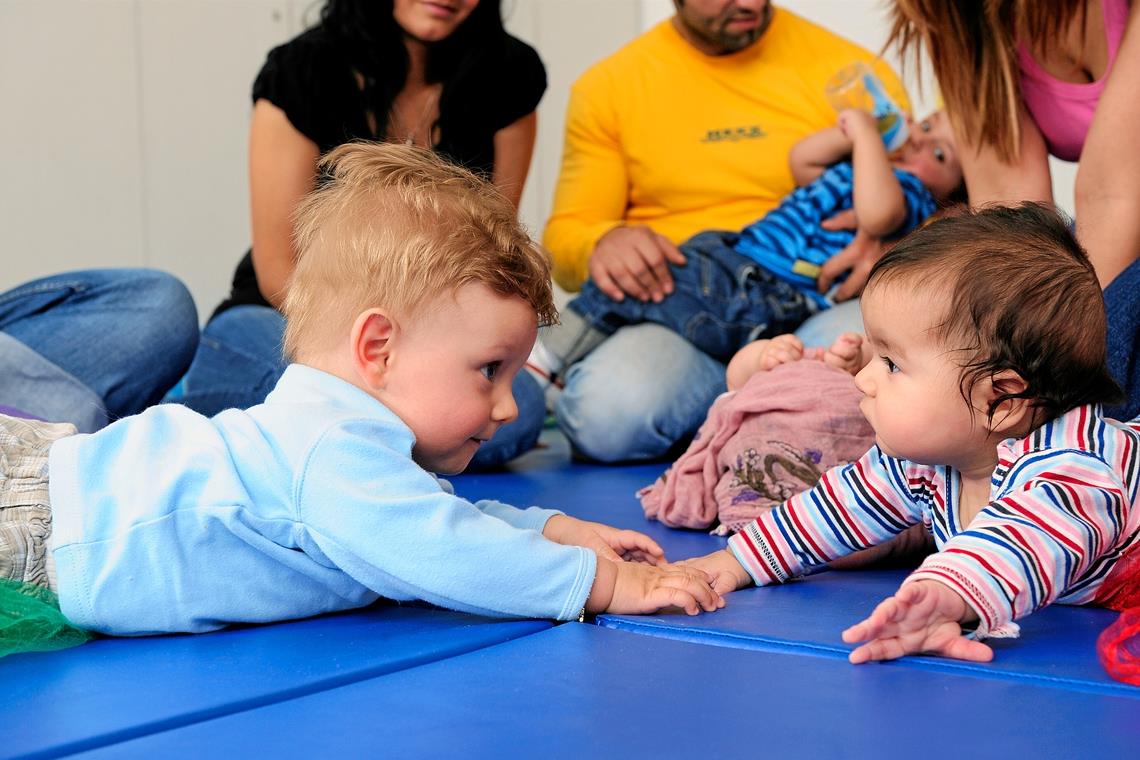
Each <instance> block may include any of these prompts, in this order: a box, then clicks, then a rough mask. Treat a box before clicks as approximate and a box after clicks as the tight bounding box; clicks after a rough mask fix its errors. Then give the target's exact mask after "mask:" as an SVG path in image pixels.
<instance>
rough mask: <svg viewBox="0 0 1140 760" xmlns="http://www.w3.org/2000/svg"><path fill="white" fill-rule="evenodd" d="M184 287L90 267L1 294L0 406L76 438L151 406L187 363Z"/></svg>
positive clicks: (192, 318)
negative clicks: (64, 426)
mask: <svg viewBox="0 0 1140 760" xmlns="http://www.w3.org/2000/svg"><path fill="white" fill-rule="evenodd" d="M197 342H198V315H197V312H196V311H195V309H194V301H193V299H192V298H191V296H190V293H189V291H187V290H186V286H185V285H183V284H182V283H181V282H180V281H179V280H178V279H176V278H175V277H173V276H171V275H169V274H165V273H163V272H158V271H154V270H148V269H94V270H87V271H81V272H69V273H65V274H60V275H54V276H52V277H45V278H43V279H40V280H35V281H33V282H29V283H26V284H24V285H22V286H20V287H18V288H15V289H13V290H9V291H8V292H6V293H3V294H0V403H3V404H5V405H7V406H11V407H15V408H17V409H20V410H23V411H25V412H28V413H30V414H33V415H35V416H37V417H41V418H43V419H47V420H52V421H58V422H71V423H72V424H74V425H75V426H76V427H78V428H79V429H80V431H81V432H90V431H93V430H97V429H98V428H100V427H102V426H103V425H105V424H107V422H108V421H110V420H114V419H117V418H119V417H125V416H127V415H130V414H135V413H137V412H140V411H142V410H143V409H145V408H146V407H148V406H150V405H151V404H153V403H155V402H156V401H158V400H159V399H160V398H161V397H162V394H163V393H164V392H165V391H166V390H167V389H168V388H169V387H170V386H171V385H173V384H174V383H175V382H176V381H177V380H178V378H179V377H180V376H181V375H182V373H183V372H184V371H185V370H186V367H187V365H189V363H190V359H191V357H192V356H193V355H194V348H195V346H196V345H197Z"/></svg>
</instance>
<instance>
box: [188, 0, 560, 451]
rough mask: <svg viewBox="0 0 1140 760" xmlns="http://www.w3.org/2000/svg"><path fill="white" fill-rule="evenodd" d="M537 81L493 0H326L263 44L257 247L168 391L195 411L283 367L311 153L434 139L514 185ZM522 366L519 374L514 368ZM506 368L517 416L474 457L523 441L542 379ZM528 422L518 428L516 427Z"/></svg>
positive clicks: (253, 392)
mask: <svg viewBox="0 0 1140 760" xmlns="http://www.w3.org/2000/svg"><path fill="white" fill-rule="evenodd" d="M545 89H546V71H545V69H544V68H543V65H542V61H541V60H540V59H539V57H538V54H537V53H536V52H535V51H534V50H533V49H532V48H531V47H529V46H528V45H526V44H525V43H523V42H521V41H519V40H517V39H515V38H514V37H511V36H510V35H508V34H507V33H506V31H504V29H503V24H502V18H501V16H500V10H499V2H498V0H387V2H384V0H329V2H328V3H327V4H326V5H325V7H324V9H323V10H322V12H321V22H320V23H319V24H318V25H317V26H315V27H313V28H312V29H309V30H308V31H306V32H304V33H303V34H301V35H300V36H298V37H296V38H295V39H293V40H291V41H290V42H287V43H286V44H284V45H281V46H280V47H277V48H274V49H273V50H271V51H270V53H269V55H268V57H267V59H266V62H265V65H264V66H263V67H262V69H261V72H260V74H258V77H257V80H256V81H255V82H254V85H253V101H254V108H253V120H252V124H251V127H250V153H249V163H250V196H251V207H252V230H253V247H252V249H251V250H250V252H249V253H248V254H246V256H245V258H244V259H243V260H242V261H241V263H240V264H239V265H238V268H237V271H236V272H235V274H234V278H233V288H232V291H231V293H230V296H229V298H228V299H226V301H224V302H223V303H222V304H221V305H220V306H218V308H217V310H216V311H215V312H214V315H213V316H212V317H211V319H210V322H209V323H208V324H207V325H206V327H205V329H204V330H203V332H202V342H201V345H200V347H199V350H198V354H197V355H196V356H195V359H194V363H193V365H192V366H191V368H190V371H189V372H188V373H187V375H186V377H185V378H184V381H183V383H181V384H180V386H179V389H177V390H176V391H175V393H174V394H172V395H171V397H170V398H169V400H174V401H180V402H182V403H184V404H186V405H187V406H190V407H192V408H194V409H196V410H197V411H199V412H202V413H203V414H211V415H212V414H215V413H217V412H218V411H221V410H222V409H225V408H230V407H247V406H252V405H253V404H257V403H260V402H261V401H262V400H263V399H264V398H265V395H266V394H267V393H268V392H269V391H270V390H272V388H273V385H274V384H275V383H276V382H277V378H278V377H279V376H280V374H281V372H283V371H284V368H285V361H284V359H283V358H282V356H281V337H282V334H283V331H284V321H283V319H282V318H281V315H280V313H279V312H278V311H277V307H279V306H280V304H281V302H282V300H283V299H284V297H285V290H286V287H287V282H288V278H289V275H290V274H291V273H292V271H293V264H294V253H293V250H292V242H291V234H292V226H291V216H292V212H293V209H294V208H295V207H296V205H297V203H298V201H299V200H300V199H301V198H302V197H303V196H304V195H305V194H306V193H308V192H309V191H310V190H311V189H312V188H313V186H314V184H315V183H316V182H318V181H319V178H318V177H317V169H316V165H317V160H318V159H319V157H320V156H321V155H322V154H324V153H325V152H327V151H329V150H331V149H332V148H334V147H336V146H337V145H340V144H342V143H345V142H349V141H351V140H358V139H365V140H386V141H397V142H404V143H407V144H409V145H419V146H422V147H427V148H431V149H433V150H435V151H437V152H439V153H441V154H443V155H445V156H446V157H448V158H449V159H451V160H452V161H455V162H456V163H458V164H462V165H464V166H466V167H468V168H470V169H472V170H475V171H477V172H480V173H483V174H485V175H486V176H488V177H489V178H490V179H491V180H492V182H494V184H495V185H496V186H497V187H498V188H499V189H500V190H501V191H502V192H503V193H504V194H505V195H506V196H507V197H508V198H510V199H511V200H513V201H514V202H515V204H516V205H517V204H518V201H519V198H520V197H521V196H522V189H523V183H524V181H525V180H526V174H527V169H528V167H529V165H530V158H531V153H532V152H533V149H534V139H535V131H536V125H537V122H536V117H535V108H536V107H537V105H538V102H539V100H540V99H541V97H542V94H543V92H544V90H545ZM520 375H525V373H520ZM526 380H527V378H525V377H524V378H522V379H521V380H520V381H516V385H515V387H516V400H517V401H518V403H519V407H520V416H519V423H515V424H512V425H508V426H505V427H504V428H502V429H501V430H500V435H497V436H496V437H495V439H494V440H492V441H491V442H489V443H488V444H487V445H485V446H484V447H483V450H481V451H480V456H479V457H478V458H477V459H478V460H481V462H482V463H483V464H491V463H494V462H496V461H505V460H506V459H509V458H511V457H513V456H515V455H516V454H518V453H521V452H522V451H525V450H526V449H529V448H530V447H531V446H532V445H533V444H534V440H535V439H537V436H538V428H539V426H540V425H541V419H542V416H543V414H542V410H541V408H538V409H531V408H530V407H533V406H535V405H541V403H542V399H541V392H539V391H538V389H537V386H535V385H534V384H533V383H527V382H526ZM520 428H525V429H520Z"/></svg>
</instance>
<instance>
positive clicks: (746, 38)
mask: <svg viewBox="0 0 1140 760" xmlns="http://www.w3.org/2000/svg"><path fill="white" fill-rule="evenodd" d="M679 15H680V17H681V23H683V24H684V25H685V26H686V27H687V28H688V29H689V31H691V32H692V33H693V34H694V35H696V36H698V37H700V38H701V39H702V40H704V41H705V42H707V43H708V44H709V46H710V47H713V48H715V49H717V50H720V51H721V54H722V55H727V54H729V53H735V52H737V51H740V50H743V49H744V48H746V47H748V46H749V45H751V44H752V43H754V42H755V41H756V40H758V39H760V36H761V35H762V34H764V32H765V31H766V30H767V29H768V24H769V23H771V21H772V5H771V4H768V5H765V6H764V9H763V10H761V11H760V15H759V21H758V23H757V24H756V26H754V27H753V28H751V29H748V30H746V31H743V32H738V33H733V32H729V31H728V24H729V22H730V21H732V20H733V19H736V18H755V16H754V15H753V14H751V13H742V12H741V11H740V9H739V8H737V7H736V6H735V5H730V6H729V7H728V8H726V9H725V10H724V12H723V13H721V14H720V15H719V16H717V17H716V18H715V19H712V20H710V21H708V22H707V23H706V24H703V25H702V26H694V25H693V24H692V23H691V22H690V21H689V20H688V19H687V18H686V17H685V14H684V13H680V14H679Z"/></svg>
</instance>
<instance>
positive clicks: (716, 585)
mask: <svg viewBox="0 0 1140 760" xmlns="http://www.w3.org/2000/svg"><path fill="white" fill-rule="evenodd" d="M673 567H691V568H695V569H697V570H701V571H703V572H704V573H706V574H707V575H708V577H709V580H710V581H711V582H712V587H713V591H715V592H717V593H718V594H727V593H729V592H730V591H736V590H737V589H741V588H744V587H745V586H750V585H752V577H751V576H750V575H748V572H747V571H746V570H745V569H744V567H743V565H741V564H740V563H739V562H737V561H736V557H734V556H732V552H730V551H729V550H728V549H721V550H720V551H717V552H713V553H712V554H706V555H705V556H703V557H696V558H694V559H687V560H684V561H682V562H676V563H674V565H673Z"/></svg>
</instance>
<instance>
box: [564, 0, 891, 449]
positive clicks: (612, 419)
mask: <svg viewBox="0 0 1140 760" xmlns="http://www.w3.org/2000/svg"><path fill="white" fill-rule="evenodd" d="M674 3H675V5H676V7H677V12H676V14H675V15H674V16H673V17H672V18H671V19H669V20H667V21H664V22H662V23H661V24H659V25H657V26H655V27H654V28H652V29H650V30H649V31H648V32H646V33H645V34H644V35H642V36H641V37H639V38H637V39H635V40H634V41H632V42H631V43H630V44H628V45H626V46H625V47H624V48H622V49H621V50H619V51H618V52H617V53H615V54H613V55H612V56H610V57H609V58H607V59H605V60H603V61H601V62H599V63H597V64H595V65H594V66H593V67H592V68H591V69H589V70H588V71H587V72H586V73H585V74H583V75H582V77H581V78H580V79H579V80H578V81H577V82H576V83H575V84H574V86H573V88H572V90H571V95H570V104H569V108H568V111H567V117H566V122H567V123H566V143H565V147H564V149H563V156H562V170H561V174H560V176H559V181H558V185H557V188H556V191H555V197H554V210H553V213H552V215H551V217H550V220H549V222H548V223H547V227H546V232H545V235H544V238H543V242H544V244H545V245H546V247H547V248H548V249H549V250H550V251H551V254H552V255H553V257H554V272H555V274H554V276H555V279H556V281H557V282H558V283H559V284H560V285H561V286H562V287H563V288H566V289H568V290H577V289H578V287H579V286H580V285H581V283H582V282H583V280H584V279H585V278H586V277H590V278H592V279H593V280H594V282H595V283H596V284H597V285H598V286H599V287H600V288H601V289H602V290H603V291H604V292H606V293H607V294H609V295H610V296H611V297H614V298H619V299H620V298H623V297H627V298H639V299H642V300H648V299H654V300H660V299H661V298H663V297H664V296H665V295H666V294H668V293H669V292H671V289H672V281H671V278H670V276H669V273H668V269H667V266H666V263H667V262H673V263H676V264H682V263H684V257H683V256H682V255H681V253H680V251H678V250H677V247H676V244H677V243H679V242H680V241H682V240H684V239H686V238H688V237H690V236H692V235H693V234H694V233H696V232H698V231H701V230H705V229H728V230H736V229H740V228H741V227H744V226H745V225H746V224H748V223H750V222H752V221H754V220H755V219H757V218H758V217H760V216H762V215H763V214H764V213H766V212H767V211H769V210H770V209H771V208H773V207H774V206H775V205H776V204H777V203H779V201H780V200H781V199H782V198H783V197H784V196H785V195H786V194H787V193H789V192H790V191H791V190H792V189H793V188H794V187H795V184H794V182H793V179H792V175H791V170H790V169H789V168H788V152H789V150H790V149H791V147H792V145H794V144H795V143H796V142H797V141H799V140H800V139H802V138H803V137H805V136H807V135H808V134H811V133H813V132H816V131H818V130H820V129H823V128H825V127H828V126H831V125H833V124H834V123H835V118H836V117H835V111H834V110H833V109H832V107H831V105H830V104H829V103H828V101H827V98H826V96H825V94H824V85H825V83H826V82H827V80H828V79H829V78H831V76H832V75H833V74H835V73H836V72H837V71H838V70H839V69H840V68H842V67H843V66H845V65H847V64H849V63H851V62H852V61H856V60H862V61H867V62H872V65H873V66H874V67H875V69H876V70H877V72H878V74H879V76H880V77H881V78H882V79H883V81H884V82H885V83H886V86H887V88H888V90H890V92H891V94H892V96H894V97H895V98H896V102H898V103H900V104H901V105H902V106H903V108H904V109H909V104H908V102H907V99H906V96H905V93H904V92H903V90H902V86H901V84H900V82H899V80H898V77H897V76H896V75H895V74H894V73H893V72H892V71H890V69H889V68H888V67H886V66H885V65H884V64H882V63H881V62H876V61H875V58H874V56H873V55H872V54H871V53H870V52H868V51H867V50H865V49H863V48H860V47H859V46H857V45H854V44H853V43H851V42H849V41H847V40H844V39H842V38H841V37H838V36H836V35H834V34H832V33H831V32H828V31H826V30H824V29H822V28H820V27H818V26H816V25H815V24H812V23H810V22H808V21H806V20H804V19H802V18H800V17H798V16H796V15H795V14H793V13H791V12H789V11H787V10H784V9H780V8H774V7H773V6H772V5H771V4H770V3H769V2H767V0H674ZM840 297H842V294H841V296H840ZM565 381H566V388H565V390H564V391H563V393H562V394H561V395H560V396H559V398H558V401H557V403H556V404H555V410H554V411H555V416H556V417H557V419H558V422H559V425H560V426H561V427H562V429H563V431H564V432H565V433H566V434H567V436H568V437H569V438H570V440H571V442H572V443H573V445H574V446H575V448H576V450H577V451H579V452H580V453H582V454H584V455H586V456H589V457H592V458H595V459H599V460H602V461H619V460H627V459H646V458H654V457H659V456H661V455H663V454H665V453H667V452H668V450H669V449H670V447H672V446H673V445H674V444H676V443H677V442H678V441H680V440H682V439H684V438H686V437H687V436H689V435H691V434H692V433H693V432H694V431H695V430H696V429H697V427H698V426H699V425H700V423H701V422H702V421H703V419H704V416H705V414H706V413H707V411H708V408H709V406H710V405H711V403H712V400H713V399H714V398H715V397H716V396H717V395H718V394H719V393H721V392H722V391H723V390H724V367H723V365H721V364H719V363H718V362H716V361H714V360H713V359H711V358H709V357H708V356H706V355H704V354H702V353H700V352H699V351H697V350H696V349H695V348H693V347H692V346H691V345H690V344H689V343H687V342H686V341H685V340H684V339H683V338H681V337H679V336H677V335H676V334H674V333H672V332H669V331H668V330H666V329H665V328H662V327H659V326H657V325H652V324H642V325H636V326H632V327H625V328H622V329H621V330H619V331H618V332H617V333H615V334H614V336H612V337H611V338H610V339H608V340H607V341H606V342H605V343H603V344H602V346H601V347H599V348H598V349H597V350H595V351H594V353H592V354H591V355H590V356H589V357H588V358H587V359H586V360H585V361H583V362H580V363H578V364H576V365H575V366H574V367H572V368H571V369H570V371H569V372H568V373H567V376H566V378H565Z"/></svg>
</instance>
